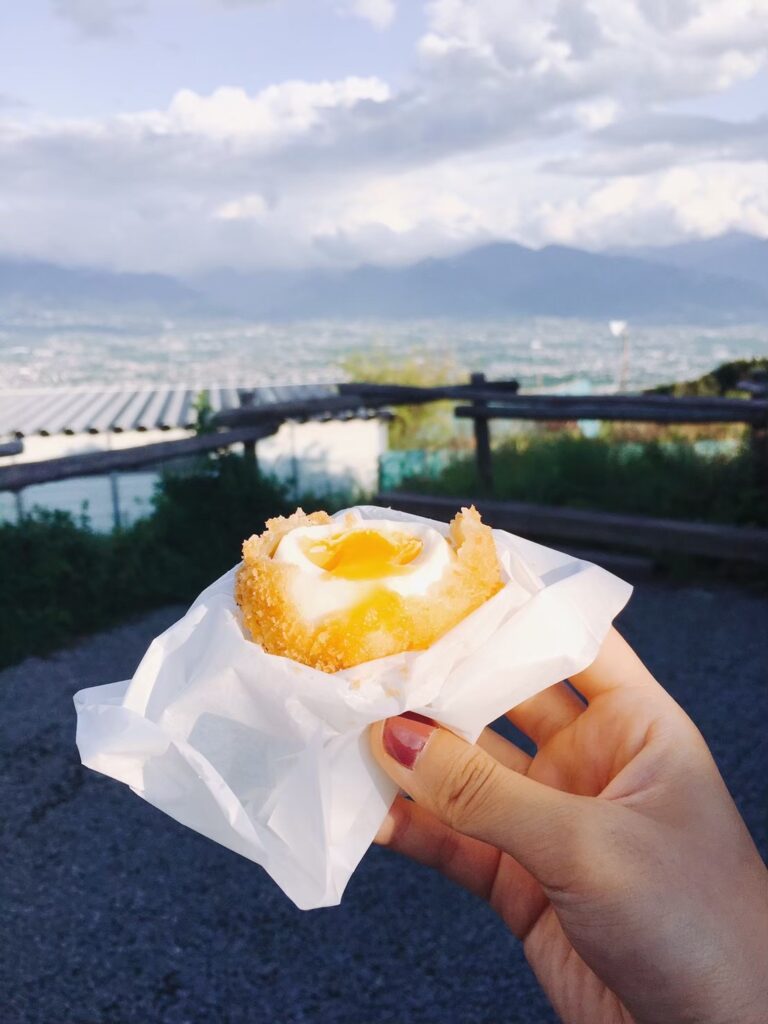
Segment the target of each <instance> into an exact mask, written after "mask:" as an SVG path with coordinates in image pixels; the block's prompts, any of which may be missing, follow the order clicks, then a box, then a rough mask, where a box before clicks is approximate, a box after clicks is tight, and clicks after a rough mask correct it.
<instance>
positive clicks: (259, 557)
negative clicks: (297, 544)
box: [235, 506, 502, 672]
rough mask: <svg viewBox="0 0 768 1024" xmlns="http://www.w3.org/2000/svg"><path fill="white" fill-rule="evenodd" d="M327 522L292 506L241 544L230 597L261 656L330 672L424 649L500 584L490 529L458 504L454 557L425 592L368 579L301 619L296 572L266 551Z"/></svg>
mask: <svg viewBox="0 0 768 1024" xmlns="http://www.w3.org/2000/svg"><path fill="white" fill-rule="evenodd" d="M332 521H333V520H332V519H331V517H330V516H329V515H328V514H327V513H326V512H313V513H312V514H311V515H306V514H305V513H304V512H303V511H302V510H301V509H297V511H296V512H294V513H293V515H291V516H288V517H287V518H285V517H283V516H280V517H278V518H276V519H269V520H268V521H267V524H266V527H267V528H266V530H265V531H264V533H262V534H259V535H256V534H254V536H252V537H249V538H248V540H246V541H245V542H244V544H243V565H242V567H241V568H240V571H239V573H238V575H237V583H236V587H235V597H236V599H237V603H238V604H239V605H240V608H241V609H242V612H243V619H244V622H245V626H246V628H247V630H248V632H249V633H250V635H251V637H252V638H253V639H254V640H255V641H256V643H258V644H260V645H261V646H262V647H263V649H264V650H265V651H266V652H267V653H268V654H278V655H282V656H283V657H286V658H292V659H293V660H294V661H299V662H302V663H303V664H304V665H310V666H311V667H312V668H316V669H319V670H320V671H322V672H337V671H339V670H340V669H344V668H351V667H352V666H353V665H359V664H361V663H362V662H364V661H371V660H372V659H373V658H384V657H386V656H387V655H390V654H398V653H400V652H401V651H419V650H424V649H425V648H427V647H429V646H430V645H431V644H433V643H434V642H435V641H436V640H437V639H439V638H440V637H441V636H443V634H444V633H447V632H448V630H449V629H452V628H453V626H455V625H456V624H457V623H459V622H460V621H461V620H462V619H464V618H465V617H466V616H467V615H469V614H470V612H473V611H474V610H475V609H476V608H478V607H479V606H480V605H481V604H483V603H484V602H485V601H487V600H488V599H489V598H490V597H492V596H493V595H494V594H495V593H497V592H498V591H499V590H501V587H502V579H501V568H500V566H499V560H498V556H497V554H496V545H495V543H494V540H493V534H492V532H491V529H490V527H488V526H486V525H485V524H484V523H483V522H482V521H481V519H480V514H479V513H478V511H477V509H475V508H474V506H473V507H471V508H463V509H461V511H460V512H459V513H458V514H457V515H456V516H455V518H454V519H453V521H452V522H451V524H450V531H449V538H448V540H449V543H450V545H451V547H452V549H453V551H454V553H455V555H456V558H454V559H452V561H451V564H450V566H449V567H448V568H447V569H446V571H445V573H444V574H443V576H442V577H441V579H439V580H437V581H436V582H435V583H433V584H432V585H431V586H430V587H429V589H428V590H427V592H426V593H425V594H423V595H419V596H414V595H409V596H404V595H400V594H397V593H394V592H393V591H392V590H389V589H387V587H386V586H384V585H382V584H381V583H379V582H375V583H372V584H371V585H370V587H369V588H366V592H365V596H364V597H363V598H362V600H359V601H358V602H357V603H356V604H354V605H352V606H351V607H348V608H344V609H341V610H339V611H336V612H333V613H331V614H329V615H326V616H324V617H322V618H320V619H319V620H312V621H308V620H307V619H306V618H304V616H303V615H302V610H301V608H300V606H299V605H298V604H297V602H296V601H295V599H294V597H293V596H292V595H293V594H294V593H295V590H294V585H295V583H296V581H297V578H298V577H297V575H296V574H299V575H300V574H301V572H302V570H301V569H300V567H299V566H297V565H293V564H289V563H285V562H276V561H274V560H273V557H272V556H273V555H274V553H275V551H276V550H277V547H278V545H279V543H280V541H281V540H282V538H283V537H284V536H285V535H286V533H289V532H290V531H291V530H294V529H296V528H297V527H303V526H321V525H327V524H329V523H331V522H332ZM353 524H355V525H357V521H356V520H354V519H352V521H351V522H350V524H349V525H353ZM340 525H342V526H343V525H344V524H340ZM404 526H405V528H406V529H407V524H404Z"/></svg>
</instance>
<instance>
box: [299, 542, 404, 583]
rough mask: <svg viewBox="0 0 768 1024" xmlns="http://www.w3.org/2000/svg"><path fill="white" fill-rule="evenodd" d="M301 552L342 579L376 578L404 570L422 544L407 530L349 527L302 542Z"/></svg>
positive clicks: (399, 573) (396, 574)
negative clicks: (340, 531)
mask: <svg viewBox="0 0 768 1024" xmlns="http://www.w3.org/2000/svg"><path fill="white" fill-rule="evenodd" d="M302 547H303V549H304V554H305V555H306V556H307V558H308V559H309V560H310V562H314V564H315V565H319V566H320V568H321V569H325V571H326V572H328V573H330V574H331V575H332V576H337V577H339V578H340V579H344V580H380V579H383V578H384V577H385V576H398V575H401V574H402V573H405V572H408V564H409V563H410V562H412V561H413V560H414V558H416V557H417V556H418V555H419V554H420V553H421V549H422V547H423V544H422V542H421V541H420V540H419V539H418V537H412V536H410V535H409V534H407V533H389V534H387V535H386V536H384V534H381V533H378V532H377V531H376V530H349V531H347V532H345V533H337V534H336V535H335V536H332V537H328V538H326V539H324V540H321V541H317V540H313V541H307V542H305V543H304V544H302Z"/></svg>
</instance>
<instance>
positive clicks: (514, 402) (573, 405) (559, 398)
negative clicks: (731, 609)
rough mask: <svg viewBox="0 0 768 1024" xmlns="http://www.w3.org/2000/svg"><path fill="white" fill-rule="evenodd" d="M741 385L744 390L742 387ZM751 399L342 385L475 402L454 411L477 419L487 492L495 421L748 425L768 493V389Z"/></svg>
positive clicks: (364, 394) (402, 397)
mask: <svg viewBox="0 0 768 1024" xmlns="http://www.w3.org/2000/svg"><path fill="white" fill-rule="evenodd" d="M740 386H741V385H740ZM743 387H744V390H745V391H748V392H749V393H750V394H751V398H750V399H740V398H718V397H706V396H705V397H682V398H676V397H672V396H669V395H644V394H640V395H585V396H580V395H520V394H518V383H517V381H488V380H486V379H485V376H484V375H483V374H481V373H473V374H472V376H471V378H470V382H469V383H468V384H457V385H447V386H439V387H428V388H419V387H410V386H402V385H392V384H368V383H365V384H342V385H340V388H339V389H340V390H341V391H343V392H344V393H347V394H351V393H353V392H354V393H355V394H357V395H359V396H360V397H361V399H365V400H366V401H373V402H376V403H380V404H391V405H418V404H423V403H425V402H435V401H439V400H443V399H453V400H461V399H463V400H464V401H468V402H471V404H470V405H459V406H457V407H456V409H455V410H454V413H455V415H456V416H457V417H458V418H459V419H468V420H472V421H473V423H474V434H475V459H476V463H477V471H478V477H479V479H480V482H481V483H482V485H483V487H485V488H487V489H489V490H490V489H491V488H492V487H493V459H492V454H491V438H490V423H491V421H492V420H498V419H502V420H539V421H547V422H569V421H573V420H608V421H612V422H636V423H658V424H660V425H669V424H674V423H679V424H703V423H743V424H746V425H748V426H749V427H751V429H752V447H753V451H754V453H755V467H756V472H757V475H758V477H759V479H760V481H761V482H762V484H763V485H764V486H765V487H766V489H768V399H766V397H765V395H766V385H765V384H763V383H755V382H751V381H745V382H743Z"/></svg>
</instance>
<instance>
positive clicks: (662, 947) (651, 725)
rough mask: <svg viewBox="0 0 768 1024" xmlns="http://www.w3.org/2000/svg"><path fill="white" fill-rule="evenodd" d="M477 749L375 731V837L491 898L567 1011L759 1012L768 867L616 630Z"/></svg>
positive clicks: (677, 715) (584, 1020)
mask: <svg viewBox="0 0 768 1024" xmlns="http://www.w3.org/2000/svg"><path fill="white" fill-rule="evenodd" d="M571 682H572V683H573V686H574V687H575V688H576V689H577V690H578V691H579V693H580V694H583V696H584V698H585V700H586V702H587V703H585V702H584V701H582V700H581V699H580V698H579V697H578V696H577V695H576V694H575V693H574V692H573V690H572V689H571V688H570V687H568V686H567V685H566V684H565V683H560V684H558V685H556V686H552V687H550V688H549V689H548V690H546V691H544V692H543V693H541V694H539V695H538V696H536V697H533V698H532V699H530V700H527V701H525V702H524V703H523V704H520V705H519V706H518V707H516V708H513V709H512V710H511V711H510V712H509V713H508V715H507V717H508V718H509V719H510V720H511V721H512V722H513V723H514V724H515V725H516V726H517V727H518V728H519V729H521V730H522V731H523V732H525V733H527V735H528V736H530V737H531V739H532V740H533V741H534V742H535V743H536V746H537V752H536V755H535V757H533V758H532V759H531V758H530V757H528V755H526V754H525V753H524V752H523V751H522V750H520V749H519V748H518V747H517V746H515V745H514V744H512V743H509V742H508V741H507V740H505V739H503V738H502V737H501V736H499V735H498V734H497V733H495V732H493V731H491V730H489V729H487V730H486V731H485V732H484V734H483V736H482V737H481V738H480V740H479V742H478V744H477V745H475V746H470V745H469V744H467V743H465V742H464V741H463V740H461V739H459V738H458V737H456V736H454V735H453V734H452V733H450V732H448V731H447V730H445V729H441V728H438V727H436V726H435V725H434V723H431V722H429V721H427V720H423V721H415V720H412V719H409V718H402V717H401V718H395V719H389V720H388V721H387V722H385V723H379V724H377V725H376V726H374V727H373V729H372V737H371V741H372V744H373V752H374V755H375V757H376V758H377V760H378V762H379V763H380V764H381V766H382V767H383V768H384V770H385V771H386V772H387V773H388V774H389V775H390V776H391V777H392V778H393V779H394V780H395V782H397V783H398V785H399V786H400V787H401V788H402V789H403V790H404V791H405V792H406V793H408V794H409V795H410V796H411V797H412V798H413V802H410V801H407V800H405V799H403V798H402V797H398V798H397V800H396V801H395V803H394V805H393V806H392V809H391V811H390V813H389V816H388V819H387V821H386V822H385V823H384V825H383V826H382V829H381V830H380V832H379V836H378V841H379V842H381V843H384V844H385V845H388V846H391V847H392V848H393V849H395V850H398V851H400V852H401V853H405V854H407V855H408V856H410V857H413V858H414V859H415V860H418V861H420V862H422V863H425V864H428V865H431V866H433V867H436V868H438V869H439V870H441V871H442V872H443V873H444V874H445V875H447V876H448V877H449V878H451V879H453V880H454V881H456V882H459V883H460V884H461V885H464V886H465V887H466V888H467V889H469V890H470V891H472V892H474V893H476V894H477V895H479V896H482V897H483V898H484V899H487V900H488V901H489V902H490V904H491V905H492V906H493V907H494V909H495V910H496V911H497V912H498V913H499V914H500V916H501V917H502V919H503V920H504V922H505V923H506V924H507V925H508V927H509V928H510V929H511V930H512V931H513V932H514V933H515V935H517V936H518V937H519V938H520V939H521V940H522V942H523V944H524V948H525V953H526V956H527V958H528V961H529V963H530V965H531V967H532V968H533V970H534V972H535V973H536V976H537V978H538V980H539V982H540V984H541V985H542V986H543V988H544V990H545V992H546V993H547V996H548V997H549V999H550V1000H551V1002H552V1004H553V1006H554V1007H555V1010H556V1011H557V1013H558V1014H559V1015H560V1017H561V1018H562V1020H563V1021H565V1022H568V1024H609V1022H610V1024H613V1022H627V1021H635V1022H637V1024H646V1022H648V1024H650V1022H654V1024H677V1022H681V1024H682V1022H686V1024H689V1022H691V1024H693V1022H701V1024H705V1022H706V1024H721V1022H722V1024H760V1022H762V1024H765V1021H766V1019H767V1018H768V873H766V870H765V867H764V865H763V863H762V861H761V860H760V857H759V855H758V853H757V850H756V849H755V846H754V844H753V842H752V840H751V838H750V836H749V833H748V832H747V829H746V827H745V825H744V823H743V821H742V819H741V817H740V816H739V813H738V811H737V810H736V807H735V806H734V804H733V801H732V800H731V797H730V795H729V793H728V791H727V789H726V788H725V785H724V783H723V781H722V778H721V777H720V774H719V772H718V770H717V768H716V766H715V764H714V761H713V760H712V757H711V755H710V753H709V750H708V748H707V746H706V744H705V742H704V740H703V738H702V736H701V735H700V733H699V732H698V730H697V729H696V728H695V726H694V725H693V723H692V722H691V721H690V719H689V718H688V717H687V716H686V714H685V713H684V712H683V711H682V709H681V708H680V707H679V706H678V705H677V704H676V703H675V702H674V701H673V700H672V698H671V697H670V696H669V695H668V694H667V693H666V692H665V690H663V689H662V687H661V686H660V685H659V684H658V683H657V682H656V681H655V680H654V679H653V677H652V676H651V674H650V673H649V672H648V670H647V669H646V668H645V666H644V665H643V664H642V662H641V661H640V660H639V659H638V658H637V656H636V655H635V654H634V652H633V651H632V650H631V648H630V647H629V646H628V645H627V644H626V643H625V642H624V640H622V638H621V637H620V636H619V634H618V633H617V632H616V631H615V630H613V631H611V633H610V634H609V636H608V638H607V639H606V641H605V643H604V644H603V647H602V649H601V651H600V654H599V656H598V658H597V660H596V661H595V662H594V663H593V664H592V665H591V666H590V668H588V669H587V670H586V671H584V672H582V673H581V674H579V675H578V676H574V677H573V679H572V680H571Z"/></svg>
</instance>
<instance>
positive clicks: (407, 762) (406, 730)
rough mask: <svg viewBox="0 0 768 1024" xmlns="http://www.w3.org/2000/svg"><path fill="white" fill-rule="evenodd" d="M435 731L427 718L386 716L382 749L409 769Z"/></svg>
mask: <svg viewBox="0 0 768 1024" xmlns="http://www.w3.org/2000/svg"><path fill="white" fill-rule="evenodd" d="M434 731H435V726H434V725H433V724H432V723H431V722H430V721H429V719H422V716H421V715H419V716H418V719H417V718H416V717H411V716H410V715H409V717H407V718H406V717H405V716H401V717H400V718H388V719H387V720H386V722H385V723H384V736H383V742H384V749H385V750H386V752H387V753H388V754H389V756H390V757H392V758H394V759H395V761H397V763H398V764H401V765H402V766H403V767H404V768H408V769H411V768H413V766H414V765H415V764H416V759H417V757H418V756H419V754H420V753H421V752H422V750H423V749H424V747H425V746H426V744H427V740H428V739H429V737H430V736H431V735H432V733H433V732H434Z"/></svg>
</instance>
